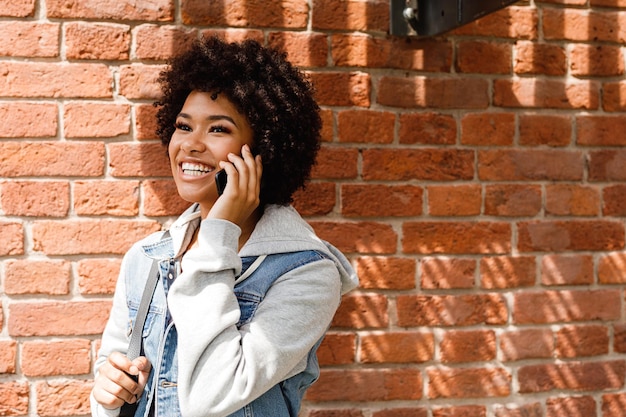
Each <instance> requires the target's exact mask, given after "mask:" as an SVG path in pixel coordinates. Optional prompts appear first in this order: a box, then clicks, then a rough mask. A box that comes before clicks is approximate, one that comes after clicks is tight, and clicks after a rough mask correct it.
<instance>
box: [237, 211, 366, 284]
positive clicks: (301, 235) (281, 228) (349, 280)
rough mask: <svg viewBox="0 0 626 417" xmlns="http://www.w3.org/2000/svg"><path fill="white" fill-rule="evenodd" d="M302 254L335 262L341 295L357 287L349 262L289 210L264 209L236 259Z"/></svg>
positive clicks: (356, 278) (354, 274)
mask: <svg viewBox="0 0 626 417" xmlns="http://www.w3.org/2000/svg"><path fill="white" fill-rule="evenodd" d="M302 250H317V251H320V252H323V253H325V254H326V255H327V256H328V257H329V258H331V259H332V260H333V261H334V262H335V265H336V266H337V271H338V272H339V275H340V277H341V293H342V294H345V293H347V292H348V291H350V290H352V289H354V288H356V287H357V286H358V284H359V279H358V277H357V275H356V272H355V271H354V268H352V265H351V264H350V261H349V260H348V259H347V258H346V257H345V256H344V255H343V254H342V253H341V252H340V251H339V249H337V248H336V247H334V246H333V245H332V244H330V243H329V242H326V241H324V240H322V239H320V238H319V237H317V235H316V234H315V232H314V231H313V228H312V227H311V226H310V225H309V224H308V223H307V222H306V221H304V219H302V217H301V216H300V214H299V213H298V212H297V211H296V210H295V209H294V208H293V207H292V206H279V205H272V204H270V205H267V206H266V207H265V211H264V213H263V216H262V217H261V219H260V220H259V222H258V223H257V225H256V227H255V228H254V231H253V232H252V234H251V235H250V238H249V239H248V241H247V242H246V244H245V245H244V246H243V248H241V251H240V252H239V255H240V256H261V255H270V254H274V253H284V252H297V251H302Z"/></svg>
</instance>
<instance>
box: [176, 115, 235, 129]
mask: <svg viewBox="0 0 626 417" xmlns="http://www.w3.org/2000/svg"><path fill="white" fill-rule="evenodd" d="M177 117H182V118H183V119H191V118H192V117H191V115H189V114H187V113H178V116H177ZM205 120H208V121H210V122H215V121H218V120H226V121H228V122H230V123H232V124H233V125H235V127H239V126H237V123H235V121H234V120H233V118H232V117H230V116H227V115H225V114H212V115H210V116H208V117H207V118H206V119H205Z"/></svg>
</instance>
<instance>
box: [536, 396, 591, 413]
mask: <svg viewBox="0 0 626 417" xmlns="http://www.w3.org/2000/svg"><path fill="white" fill-rule="evenodd" d="M546 406H547V414H546V415H547V417H584V416H589V417H594V416H596V401H595V400H594V399H593V397H591V396H583V397H565V398H560V397H553V398H548V399H547V401H546Z"/></svg>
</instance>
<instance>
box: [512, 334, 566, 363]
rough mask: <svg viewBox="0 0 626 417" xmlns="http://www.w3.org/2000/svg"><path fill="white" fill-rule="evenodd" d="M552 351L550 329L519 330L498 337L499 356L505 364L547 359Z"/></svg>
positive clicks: (552, 344)
mask: <svg viewBox="0 0 626 417" xmlns="http://www.w3.org/2000/svg"><path fill="white" fill-rule="evenodd" d="M553 351H554V337H553V335H552V331H551V330H550V329H521V330H513V331H507V332H506V333H504V334H502V335H501V336H500V352H501V353H500V354H501V359H502V360H503V361H505V362H514V361H522V360H526V359H549V358H552V352H553Z"/></svg>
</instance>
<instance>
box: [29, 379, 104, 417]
mask: <svg viewBox="0 0 626 417" xmlns="http://www.w3.org/2000/svg"><path fill="white" fill-rule="evenodd" d="M35 388H36V392H37V414H38V415H39V416H42V417H52V416H75V415H85V414H89V395H90V394H91V389H92V388H93V383H91V382H89V381H78V380H59V381H41V382H37V383H36V385H35Z"/></svg>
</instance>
